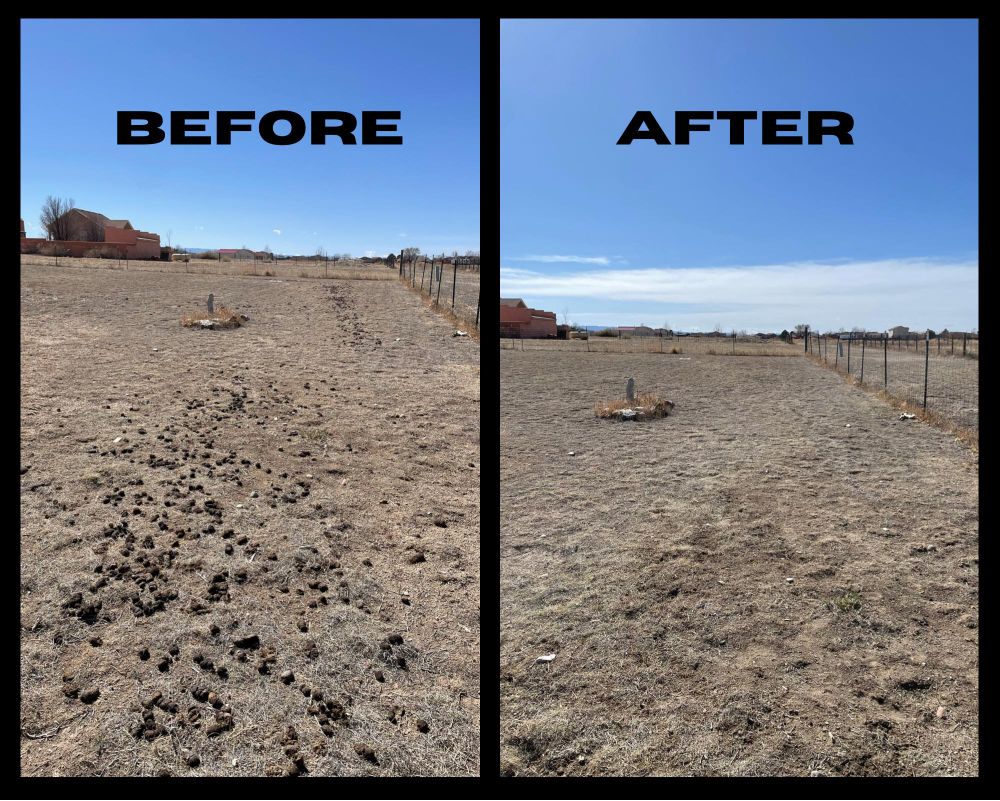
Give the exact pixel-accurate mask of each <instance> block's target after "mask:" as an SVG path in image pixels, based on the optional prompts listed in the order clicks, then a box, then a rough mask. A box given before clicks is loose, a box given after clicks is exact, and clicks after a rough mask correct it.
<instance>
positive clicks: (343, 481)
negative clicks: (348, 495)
mask: <svg viewBox="0 0 1000 801" xmlns="http://www.w3.org/2000/svg"><path fill="white" fill-rule="evenodd" d="M346 484H347V479H346V478H345V479H341V482H340V486H342V487H343V486H345V485H346Z"/></svg>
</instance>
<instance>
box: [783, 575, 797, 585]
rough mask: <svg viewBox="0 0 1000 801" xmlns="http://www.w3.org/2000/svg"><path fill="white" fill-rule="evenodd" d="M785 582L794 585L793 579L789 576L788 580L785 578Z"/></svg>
mask: <svg viewBox="0 0 1000 801" xmlns="http://www.w3.org/2000/svg"><path fill="white" fill-rule="evenodd" d="M785 581H787V582H788V583H789V584H794V583H795V579H793V578H791V577H790V576H789V577H788V578H786V579H785Z"/></svg>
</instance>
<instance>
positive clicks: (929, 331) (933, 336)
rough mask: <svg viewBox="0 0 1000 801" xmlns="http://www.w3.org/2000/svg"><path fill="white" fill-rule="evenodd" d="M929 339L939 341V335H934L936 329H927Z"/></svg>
mask: <svg viewBox="0 0 1000 801" xmlns="http://www.w3.org/2000/svg"><path fill="white" fill-rule="evenodd" d="M927 337H928V338H929V339H937V334H935V333H934V329H933V328H928V329H927Z"/></svg>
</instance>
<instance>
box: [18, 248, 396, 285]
mask: <svg viewBox="0 0 1000 801" xmlns="http://www.w3.org/2000/svg"><path fill="white" fill-rule="evenodd" d="M21 265H22V266H28V265H32V266H49V267H65V268H77V269H84V268H87V269H93V268H99V269H103V270H119V271H121V272H144V273H183V274H184V275H256V276H263V277H265V278H268V277H276V278H346V279H351V280H373V281H389V280H392V279H393V278H395V277H396V272H397V271H396V270H394V269H390V268H389V267H386V266H385V265H381V264H366V263H364V262H362V261H357V260H350V261H347V260H345V261H340V262H336V263H335V262H325V261H323V260H322V259H314V260H309V259H294V260H292V259H279V260H277V261H273V262H262V261H261V262H253V261H230V260H227V259H223V260H222V261H219V260H218V259H199V258H196V257H194V256H192V258H191V260H190V261H188V262H181V261H146V260H140V261H135V260H128V261H126V260H124V259H122V260H119V259H96V258H94V259H92V258H79V259H78V258H66V257H58V258H57V257H55V256H40V255H38V254H24V253H22V254H21Z"/></svg>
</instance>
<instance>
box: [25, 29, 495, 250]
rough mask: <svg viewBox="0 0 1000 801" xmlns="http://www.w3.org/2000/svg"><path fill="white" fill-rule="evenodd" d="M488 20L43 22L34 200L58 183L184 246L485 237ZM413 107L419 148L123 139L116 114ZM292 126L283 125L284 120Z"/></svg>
mask: <svg viewBox="0 0 1000 801" xmlns="http://www.w3.org/2000/svg"><path fill="white" fill-rule="evenodd" d="M479 90H480V74H479V22H478V20H421V21H385V20H382V21H363V20H344V21H334V20H111V21H107V20H75V21H73V20H26V21H22V23H21V214H22V216H23V217H24V219H25V223H26V225H27V226H28V234H29V236H30V235H36V236H37V235H39V221H38V216H39V212H40V210H41V206H42V202H43V201H44V199H45V197H46V195H55V196H58V197H65V198H73V199H74V200H75V202H76V205H77V206H79V207H80V208H84V209H90V210H93V211H99V212H102V213H104V214H106V215H108V216H109V217H112V218H128V219H129V220H131V221H132V224H133V225H134V226H135V227H137V228H140V229H143V230H147V231H154V232H156V233H159V234H160V235H161V239H162V241H163V242H164V243H166V240H167V234H168V232H170V233H171V237H172V241H173V244H174V245H177V244H181V245H185V246H190V247H241V246H243V245H246V246H247V247H251V248H263V247H264V246H265V245H270V247H271V248H272V250H274V251H276V252H278V253H289V254H291V253H315V252H316V249H317V247H320V246H322V247H325V248H326V250H327V251H328V252H330V253H351V254H353V255H355V256H361V255H365V254H366V253H369V254H374V255H384V254H386V253H388V252H390V251H392V252H398V251H399V250H400V248H403V247H419V248H421V249H422V250H423V251H424V252H427V253H441V252H447V253H450V252H451V251H453V250H458V251H459V252H464V251H465V250H469V249H474V250H478V249H479V174H480V143H479V138H480V129H479V107H480V104H479ZM126 109H149V110H154V111H158V112H160V113H161V114H163V115H164V117H167V118H168V117H169V112H170V111H173V110H189V109H204V110H210V111H212V112H213V114H212V118H211V120H210V123H209V131H210V132H211V133H213V140H214V129H215V114H214V112H215V111H218V110H245V109H251V110H254V111H256V112H257V118H258V119H259V118H260V116H261V115H263V114H264V113H265V112H268V111H272V110H275V109H289V110H292V111H296V112H299V113H300V114H302V115H303V116H304V117H306V118H307V119H308V112H310V111H313V110H338V111H349V112H351V113H353V114H355V115H356V116H358V118H359V123H360V116H361V111H364V110H395V111H400V112H401V113H402V119H401V120H400V122H399V123H398V125H399V133H400V134H401V135H402V136H403V144H402V145H401V146H398V147H397V146H363V145H361V144H360V139H359V144H358V145H356V146H343V145H341V144H340V143H339V140H337V139H336V138H331V139H330V140H328V144H327V145H325V146H313V145H310V144H308V141H305V142H302V143H300V144H297V145H291V146H287V147H278V146H274V145H268V144H266V143H264V142H263V141H262V140H261V138H260V136H259V134H258V133H257V126H256V123H254V124H253V125H254V129H253V131H251V132H246V133H244V132H235V133H234V134H233V144H232V145H231V146H228V147H226V146H219V145H214V144H213V145H211V146H180V145H177V146H171V145H169V144H167V143H164V144H160V145H148V146H120V145H118V144H117V135H116V112H117V111H118V110H126ZM282 132H283V131H282Z"/></svg>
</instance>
